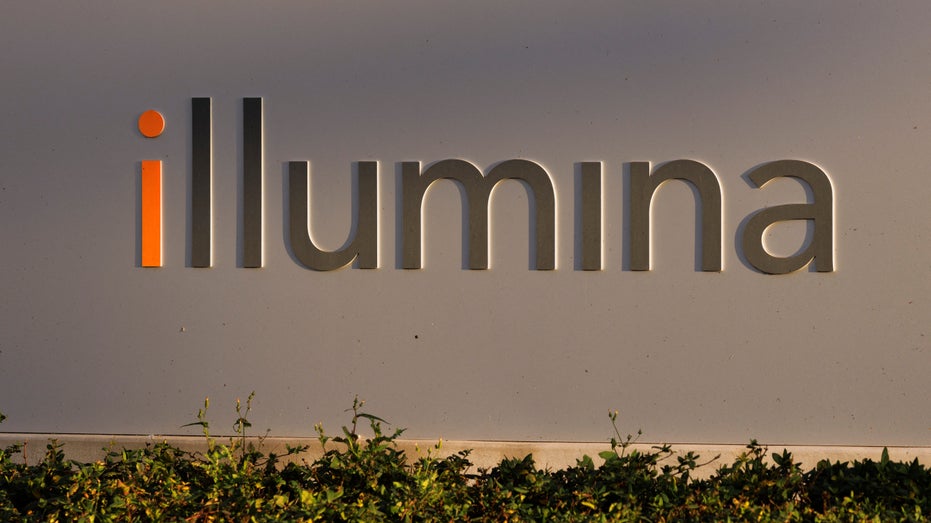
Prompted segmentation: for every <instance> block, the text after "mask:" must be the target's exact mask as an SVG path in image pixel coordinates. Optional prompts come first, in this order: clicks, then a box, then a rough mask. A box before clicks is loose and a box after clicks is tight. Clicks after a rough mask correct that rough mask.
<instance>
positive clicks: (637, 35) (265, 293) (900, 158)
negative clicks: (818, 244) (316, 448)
mask: <svg viewBox="0 0 931 523" xmlns="http://www.w3.org/2000/svg"><path fill="white" fill-rule="evenodd" d="M929 23H931V8H929V6H928V5H927V4H926V3H924V2H896V3H894V4H879V3H867V4H866V5H856V6H855V5H852V4H850V3H849V2H843V1H828V2H817V3H812V2H780V3H776V4H769V3H767V4H762V5H758V4H752V5H751V4H748V3H747V2H740V1H734V2H720V1H714V2H687V3H686V2H624V3H616V2H586V3H575V2H573V3H566V2H536V1H535V2H508V3H504V4H502V3H499V2H467V3H466V2H429V3H423V2H406V1H400V2H355V1H349V2H339V3H313V2H275V1H272V2H261V3H247V2H225V1H224V2H220V1H212V0H208V1H201V2H195V3H192V2H176V1H166V2H159V3H140V4H132V5H130V4H125V3H114V2H103V1H95V2H88V3H81V4H77V3H75V4H64V5H62V4H60V3H51V2H45V1H41V0H40V1H34V2H28V3H18V4H11V5H5V6H3V7H2V8H0V71H2V82H0V93H2V97H0V245H2V253H3V256H2V263H0V269H2V271H0V278H2V280H0V282H2V284H0V287H2V289H3V291H2V292H3V298H2V300H0V322H2V323H0V325H2V331H0V332H2V334H0V411H3V412H4V413H5V414H7V415H8V417H9V419H8V420H7V421H6V422H5V423H4V424H3V425H2V430H4V431H12V432H42V433H97V434H172V433H174V434H193V433H196V431H195V430H192V429H182V428H181V425H183V424H184V423H187V422H190V421H192V420H193V416H194V413H195V412H196V410H197V407H198V406H199V405H200V404H201V402H202V400H203V398H204V397H206V396H209V397H210V398H211V399H212V401H213V407H212V409H211V416H212V418H213V419H214V421H215V423H214V426H215V427H217V428H218V429H217V430H223V429H221V428H220V427H223V426H226V425H225V420H227V419H228V420H230V422H231V421H232V420H233V419H234V418H235V414H234V413H233V412H232V408H231V407H232V404H233V401H234V399H235V398H237V397H239V398H243V399H244V398H245V396H247V395H248V394H249V392H250V391H252V390H255V391H256V393H257V396H256V400H255V402H254V411H253V414H252V416H251V419H252V420H253V422H254V423H255V427H256V428H257V429H264V428H265V427H269V428H271V429H272V434H273V435H281V436H301V435H305V436H306V435H311V434H312V426H313V423H315V422H318V421H323V422H324V424H325V425H326V426H327V427H329V428H331V429H333V430H336V429H337V428H338V425H339V424H340V423H344V422H345V420H346V419H347V418H346V414H345V413H344V412H343V409H345V408H347V407H349V406H350V405H351V403H352V399H353V397H354V396H355V395H359V396H360V397H362V398H365V399H367V400H368V405H367V408H368V409H369V411H370V412H373V413H375V414H378V415H380V416H382V417H384V418H386V419H388V420H389V421H391V422H392V423H394V424H395V425H397V426H402V427H408V428H409V431H408V432H407V435H408V436H410V437H412V438H425V439H433V438H438V437H445V438H452V439H461V440H466V439H472V440H532V441H539V440H545V441H566V440H569V441H596V440H602V439H604V438H607V437H609V436H610V434H611V426H610V423H609V420H608V419H607V416H606V413H607V412H608V411H609V410H612V409H618V410H619V411H620V418H619V419H620V422H621V425H622V429H626V430H628V431H631V432H633V431H636V430H637V429H638V428H640V429H643V431H644V438H645V440H647V441H682V442H692V443H736V444H740V443H745V442H746V441H748V440H749V439H750V438H751V437H753V438H758V439H759V440H761V441H764V442H775V443H781V444H805V445H827V444H837V445H905V446H921V445H927V444H928V443H929V437H931V430H929V429H931V416H929V414H931V409H929V407H928V402H927V398H928V396H929V390H931V385H929V383H931V381H929V380H928V379H927V373H928V368H929V358H931V340H929V338H931V332H929V330H928V318H929V317H931V299H929V292H928V291H929V286H931V278H929V268H931V242H929V241H928V230H929V229H928V224H929V223H931V206H929V205H928V202H929V201H931V185H929V184H928V183H927V179H928V174H929V172H928V170H929V165H931V149H929V147H928V144H929V143H931V134H929V131H931V84H929V78H931V60H929V56H931V33H929V32H928V30H927V27H928V26H929ZM194 97H211V98H212V139H213V145H212V157H213V170H212V172H213V203H212V227H213V239H212V243H211V245H212V251H213V254H212V267H211V268H193V267H190V265H191V264H192V263H191V252H190V251H191V233H190V232H189V229H190V226H191V222H192V206H193V204H192V201H191V194H190V193H191V190H190V187H191V180H192V178H191V177H192V166H191V163H192V154H193V153H192V143H191V135H192V130H191V118H192V115H191V99H192V98H194ZM243 97H262V99H263V104H264V118H263V122H264V161H263V164H262V165H263V172H264V197H263V202H264V220H263V228H262V230H263V232H264V240H263V241H264V247H263V257H264V260H263V267H262V268H260V269H248V268H243V267H241V265H243V262H242V259H243V255H242V248H243V245H242V244H243V236H244V233H243V211H242V208H241V205H240V204H239V203H238V202H239V200H240V198H241V197H242V194H243V192H244V189H243V160H242V147H243V145H242V140H243V138H242V137H243V123H242V107H241V104H242V98H243ZM148 109H155V110H158V111H160V112H161V113H162V114H163V115H164V117H165V119H166V128H165V131H164V133H163V134H162V135H161V136H160V137H158V138H155V139H147V138H144V137H143V136H142V135H141V134H140V133H139V131H138V130H137V129H136V119H137V117H138V116H139V115H140V114H141V113H142V112H143V111H145V110H148ZM450 158H459V159H464V160H467V161H470V162H472V163H473V164H474V165H476V166H477V167H478V168H479V169H481V170H483V172H485V173H487V172H488V171H489V169H491V168H492V167H493V166H494V165H496V164H498V163H499V162H502V161H504V160H509V159H514V158H521V159H528V160H532V161H534V162H536V163H538V164H539V165H541V166H543V167H544V168H545V169H546V171H547V173H548V174H549V177H550V178H551V180H552V183H553V185H554V192H555V194H556V220H555V223H556V257H555V259H556V270H553V271H536V270H531V266H532V261H533V260H532V256H531V255H532V253H533V250H534V248H533V247H532V246H531V244H532V243H533V242H532V240H531V237H530V235H529V234H528V231H530V230H531V229H532V227H531V221H530V220H531V213H529V212H528V203H527V200H528V191H527V190H526V189H525V187H523V186H522V185H521V184H520V183H519V182H514V181H508V182H505V183H503V184H502V185H500V186H499V187H498V188H497V189H496V190H495V191H494V196H493V198H492V203H491V226H490V230H491V260H490V269H489V270H469V269H467V268H466V267H467V266H468V263H467V259H466V258H465V254H464V249H463V244H464V243H467V242H466V241H465V240H463V226H462V218H463V214H464V212H463V211H461V210H460V209H462V204H463V201H462V198H463V196H462V195H461V194H460V192H459V191H458V190H457V188H456V185H454V184H453V183H451V182H443V183H438V184H436V185H434V186H432V187H431V189H430V190H429V193H428V197H427V200H426V203H425V205H424V224H425V226H424V228H425V232H424V240H423V244H424V268H423V269H420V270H404V269H401V268H400V267H401V259H400V258H401V255H400V246H401V234H402V231H401V230H400V229H401V227H400V222H401V220H400V218H399V216H400V215H401V210H400V205H401V184H400V178H401V162H404V161H418V162H421V164H422V165H423V166H424V167H427V166H429V165H431V164H433V163H434V162H438V161H440V160H444V159H450ZM153 159H154V160H161V161H162V165H163V190H162V198H163V211H164V216H163V235H164V239H163V248H164V254H163V267H161V268H143V267H141V255H140V248H141V247H140V242H141V239H140V236H141V232H140V228H141V225H140V206H141V204H140V173H139V171H140V165H141V164H140V162H141V161H142V160H153ZM677 159H692V160H696V161H699V162H702V163H703V164H705V165H706V166H708V167H709V168H710V169H711V170H712V171H713V172H714V173H715V175H716V176H717V179H718V180H719V183H720V186H721V187H722V194H723V196H722V200H723V211H722V217H723V225H722V230H723V244H722V247H721V248H722V261H723V270H721V271H720V272H713V271H712V272H705V271H702V270H701V267H700V265H699V261H697V258H696V250H697V247H696V228H697V226H696V225H695V223H696V215H697V209H696V204H695V195H694V194H693V191H692V190H691V189H690V188H689V186H688V185H687V184H685V183H682V182H677V181H672V182H669V183H667V184H665V185H663V187H661V188H660V190H659V191H658V192H657V194H656V197H655V199H654V202H653V215H652V228H653V229H652V230H653V232H652V240H653V245H652V270H651V271H633V270H630V268H631V267H630V247H629V243H630V242H629V240H630V236H631V234H630V230H629V224H630V220H629V219H628V216H627V213H628V212H629V196H630V190H629V189H630V188H629V187H628V185H629V177H630V175H629V171H630V165H631V162H650V163H651V165H652V166H653V167H654V168H655V167H656V166H658V165H662V164H663V163H665V162H669V161H673V160H677ZM783 159H795V160H804V161H806V162H810V163H812V164H813V165H816V166H818V167H819V168H820V169H821V170H823V171H824V172H825V173H826V174H827V175H828V176H829V178H830V181H831V184H832V186H833V195H832V197H833V201H832V202H831V204H832V206H833V212H832V216H833V220H834V223H833V227H832V242H833V246H832V248H833V255H834V270H833V271H832V272H816V271H815V270H814V264H809V266H808V267H806V268H803V269H802V270H799V271H795V272H792V273H791V274H786V275H779V276H774V275H767V274H762V273H761V272H759V271H758V270H755V269H754V268H753V267H752V266H751V264H750V263H748V261H747V259H746V257H745V256H744V254H743V251H742V247H741V234H742V231H743V230H744V226H745V225H746V223H747V220H748V217H749V216H751V215H752V214H753V213H755V212H757V211H758V210H760V209H763V208H766V207H770V206H776V205H785V204H790V203H806V202H811V201H812V198H813V195H812V194H811V192H810V191H806V189H805V186H804V184H802V183H799V182H798V181H796V180H793V179H789V178H786V179H779V180H775V181H774V182H772V183H771V184H769V185H767V186H766V187H764V188H761V189H757V188H754V187H753V186H752V185H751V184H750V183H749V181H748V179H747V175H748V173H749V172H750V171H751V170H752V169H753V168H754V167H757V166H760V165H762V164H766V163H768V162H772V161H776V160H783ZM300 160H309V161H310V162H311V170H312V177H313V178H312V195H311V201H310V205H311V213H310V214H311V216H310V219H311V221H312V229H313V237H314V240H315V241H316V242H317V243H318V245H320V246H321V247H324V248H327V249H337V248H339V247H340V246H341V245H342V244H343V243H344V242H346V239H347V238H348V235H349V232H350V229H351V227H352V226H351V223H352V221H353V219H352V209H353V205H352V200H353V197H352V191H353V188H354V183H353V179H354V178H353V172H354V170H355V169H357V163H356V162H360V161H369V160H372V161H377V162H378V168H379V181H380V190H379V195H380V196H379V198H380V200H379V206H378V218H379V221H380V227H379V232H378V238H379V243H380V247H379V268H378V269H375V270H368V269H360V268H355V267H349V268H345V269H342V270H337V271H331V272H320V271H313V270H308V269H307V268H305V267H303V266H301V265H300V264H299V263H298V262H297V260H296V259H295V256H294V255H293V251H292V250H289V247H288V241H287V240H288V236H287V231H288V227H287V223H288V211H289V205H288V193H287V183H286V182H287V168H288V164H287V162H289V161H300ZM588 161H595V162H602V168H603V218H602V219H603V238H602V241H601V245H602V246H603V260H604V261H603V269H602V270H600V271H583V270H580V268H581V263H580V260H579V257H580V251H581V247H580V245H581V240H580V231H581V229H582V226H581V221H582V219H581V217H582V211H581V209H580V205H579V203H580V201H581V194H580V192H579V189H580V168H581V166H580V162H588ZM812 235H813V228H812V227H811V226H810V224H806V222H805V221H796V222H790V223H786V224H780V225H777V226H774V227H772V228H770V229H768V230H767V233H766V237H765V242H766V245H767V248H768V250H769V251H770V252H771V253H772V254H773V255H776V256H789V255H791V254H793V253H794V252H796V251H798V250H800V249H801V248H802V247H803V246H804V245H805V244H806V243H805V242H806V241H810V240H812Z"/></svg>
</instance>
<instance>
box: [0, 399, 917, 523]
mask: <svg viewBox="0 0 931 523" xmlns="http://www.w3.org/2000/svg"><path fill="white" fill-rule="evenodd" d="M251 403H252V396H251V395H250V396H249V399H248V400H247V401H246V405H245V408H244V409H243V407H242V405H241V404H240V402H238V401H237V403H236V421H235V422H234V428H235V431H236V436H235V437H233V438H229V440H228V442H227V443H223V442H219V441H217V440H216V439H215V438H213V437H212V436H211V434H210V425H209V423H208V421H207V417H206V412H207V408H208V407H209V403H208V402H206V401H205V403H204V408H203V409H200V411H199V412H198V415H197V421H195V422H193V423H192V424H191V425H197V426H200V427H201V428H202V430H203V436H204V438H205V440H206V442H207V450H206V452H204V453H197V452H188V451H185V450H182V449H180V448H177V447H173V446H171V445H169V444H167V443H158V444H149V445H146V446H145V448H142V449H138V450H121V451H110V452H108V453H107V454H106V455H105V456H104V457H103V459H101V460H99V461H95V462H93V463H79V462H75V461H71V460H67V459H65V455H64V453H63V451H62V447H61V445H59V444H57V443H56V442H54V441H52V442H50V443H49V444H48V446H47V448H46V453H45V456H44V458H43V459H42V460H41V462H39V463H36V464H32V465H30V464H27V463H25V462H20V461H24V460H17V459H14V458H15V457H16V456H17V455H18V454H20V453H21V452H22V451H23V448H22V446H21V445H12V446H9V447H6V448H4V449H0V521H52V522H55V521H86V522H101V521H190V522H205V521H279V520H284V521H410V522H415V521H604V522H607V521H612V522H614V521H618V522H620V521H638V522H639V521H656V522H671V521H676V522H678V521H694V522H703V521H707V522H717V521H790V522H791V521H806V522H807V521H810V522H841V521H844V522H846V521H882V522H885V521H926V520H927V514H929V513H931V471H929V470H928V469H927V468H926V467H924V466H923V465H921V464H920V463H918V461H917V460H915V461H913V462H911V463H897V462H892V461H890V460H889V456H888V453H887V452H885V451H884V452H883V454H882V457H881V459H880V461H878V462H874V461H871V460H864V461H855V462H853V463H840V462H835V463H831V462H829V461H821V462H820V463H818V464H817V465H816V466H815V467H814V468H813V469H812V470H809V471H805V470H803V469H802V468H801V466H800V465H799V464H798V463H796V462H794V461H793V459H792V455H791V454H790V453H788V452H786V451H783V452H782V453H780V454H773V455H772V456H768V452H767V449H766V448H765V447H762V446H760V445H759V444H757V443H756V442H755V441H751V443H750V444H749V445H748V446H747V451H746V452H744V453H743V454H741V455H740V456H738V458H737V459H735V460H734V462H733V463H730V464H723V465H720V466H719V467H718V468H717V469H716V471H715V472H714V473H713V474H711V475H710V476H709V477H708V478H706V479H695V478H694V477H693V473H694V471H695V470H696V469H697V468H699V467H704V466H708V465H709V463H710V462H708V463H699V461H700V457H699V456H697V455H695V454H693V453H687V454H685V455H676V454H675V452H674V451H673V450H672V449H671V448H670V447H669V446H660V447H653V448H652V450H650V451H646V452H644V451H639V450H636V449H634V448H633V447H632V445H633V443H634V442H635V438H634V437H632V436H630V435H628V436H626V437H621V434H620V431H619V430H618V428H617V423H616V422H617V413H616V412H613V413H611V414H610V419H611V423H612V426H613V427H614V436H613V437H612V438H611V439H610V446H609V448H607V449H606V450H605V451H604V452H601V453H600V454H599V457H600V458H601V459H602V460H603V463H602V464H600V465H596V464H595V461H594V460H593V459H592V458H591V457H589V456H582V457H581V458H579V459H578V460H577V462H576V464H575V465H574V466H572V467H568V468H566V469H562V470H549V469H540V468H539V467H537V465H536V463H535V462H534V460H533V457H532V456H530V455H528V456H526V457H524V458H508V459H503V460H501V462H500V463H498V464H497V465H496V466H494V467H492V468H491V469H479V470H477V471H475V472H472V469H473V466H472V463H471V462H470V461H469V452H468V451H463V452H460V453H458V454H455V455H451V456H446V457H442V458H440V457H438V456H437V455H436V453H437V452H438V451H439V450H441V443H438V444H437V445H436V446H435V448H434V449H432V450H431V451H430V452H428V453H427V454H426V455H425V456H423V457H420V458H418V459H416V460H408V458H407V456H406V455H405V453H404V451H403V450H400V449H398V446H397V444H396V443H397V440H398V438H400V436H401V435H402V434H403V430H393V431H387V432H386V431H385V430H384V429H383V425H387V424H388V423H387V422H385V421H384V420H382V419H381V418H379V417H377V416H374V415H372V414H368V413H366V412H363V411H362V410H361V409H362V407H363V405H364V403H363V402H361V401H359V400H356V401H354V402H353V405H352V408H351V409H349V410H350V411H351V412H352V417H351V420H350V423H349V425H348V426H345V427H343V428H342V431H341V434H340V435H338V436H328V435H326V433H325V432H324V430H323V427H321V426H319V425H318V426H317V427H315V429H316V431H317V437H318V440H319V442H320V445H321V447H322V450H323V454H322V455H321V457H319V458H318V459H316V460H314V461H313V462H312V463H306V462H302V463H300V464H299V463H297V462H295V461H294V460H287V463H284V461H285V460H282V458H284V457H285V456H276V455H275V454H271V453H269V454H265V453H264V452H262V450H261V438H260V440H259V445H258V447H256V446H255V445H253V444H252V443H250V442H249V441H248V440H247V439H246V430H247V429H248V428H250V426H251V425H250V423H249V421H248V414H249V412H250V410H251ZM3 419H4V416H3V415H2V414H0V422H2V420H3ZM360 422H363V424H365V425H367V427H368V430H369V431H370V432H371V436H369V437H363V436H362V435H360V433H359V430H358V428H359V427H358V424H359V423H360ZM638 435H639V433H638ZM306 450H307V448H306V447H296V448H291V447H289V448H287V452H286V456H292V457H293V456H298V455H300V454H301V453H303V452H305V451H306ZM716 459H717V458H716ZM712 461H714V460H712Z"/></svg>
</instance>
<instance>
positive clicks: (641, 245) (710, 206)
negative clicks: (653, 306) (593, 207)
mask: <svg viewBox="0 0 931 523" xmlns="http://www.w3.org/2000/svg"><path fill="white" fill-rule="evenodd" d="M669 180H683V181H686V182H688V183H691V184H692V185H693V186H694V187H695V188H696V189H698V199H699V201H698V202H696V203H695V204H696V205H700V206H701V269H702V270H703V271H720V270H721V184H720V182H718V177H717V176H715V174H714V172H713V171H712V170H711V169H709V168H708V166H706V165H705V164H703V163H699V162H696V161H694V160H676V161H672V162H669V163H667V164H665V165H663V166H662V167H660V168H658V169H656V170H655V171H654V172H653V174H652V175H650V164H649V163H648V162H632V163H631V164H630V213H629V219H630V268H631V270H634V271H648V270H650V205H651V204H652V202H653V194H654V193H655V192H656V189H657V188H659V186H660V185H662V184H663V183H665V182H667V181H669Z"/></svg>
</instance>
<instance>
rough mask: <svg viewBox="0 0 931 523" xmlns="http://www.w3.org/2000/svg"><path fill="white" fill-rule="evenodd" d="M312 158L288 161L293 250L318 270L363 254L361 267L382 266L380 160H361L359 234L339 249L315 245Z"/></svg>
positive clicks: (336, 267)
mask: <svg viewBox="0 0 931 523" xmlns="http://www.w3.org/2000/svg"><path fill="white" fill-rule="evenodd" d="M309 185H310V168H309V165H308V162H288V218H289V220H288V223H289V231H288V238H289V239H290V241H291V250H292V251H293V252H294V256H295V257H296V258H297V259H298V260H299V261H300V262H301V264H302V265H304V266H305V267H307V268H309V269H314V270H317V271H332V270H333V269H339V268H341V267H345V266H346V265H349V264H350V263H352V260H353V259H355V258H356V256H358V257H359V268H361V269H377V268H378V236H377V235H378V163H377V162H359V191H358V201H359V207H358V210H357V213H356V214H357V216H356V218H357V223H358V226H357V228H356V234H355V236H354V237H353V238H352V239H351V240H350V242H349V244H348V245H347V246H345V247H343V248H342V249H340V250H338V251H331V252H328V251H321V250H320V249H318V248H317V246H316V245H314V242H313V240H312V239H311V237H310V229H309V227H308V223H307V219H308V209H309V205H308V201H309V199H310V188H309Z"/></svg>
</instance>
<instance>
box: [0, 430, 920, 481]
mask: <svg viewBox="0 0 931 523" xmlns="http://www.w3.org/2000/svg"><path fill="white" fill-rule="evenodd" d="M214 440H215V441H216V442H217V443H219V444H229V443H230V441H231V440H230V438H229V437H226V436H219V437H216V438H214ZM51 441H57V442H58V443H59V444H63V445H64V446H63V447H62V449H63V451H64V452H65V456H66V457H67V458H68V459H72V460H75V461H79V462H91V461H96V460H99V459H102V458H103V456H104V455H105V454H106V452H107V451H109V450H119V449H124V448H125V449H137V448H142V447H144V446H145V445H146V444H154V443H161V442H168V443H169V444H171V445H173V446H177V447H179V448H182V449H185V450H188V451H192V452H204V451H206V450H207V442H206V440H205V439H204V438H203V437H198V436H156V435H150V436H138V435H101V434H17V433H2V434H0V447H7V446H9V445H14V444H24V446H23V452H22V453H21V454H19V455H18V456H17V461H19V462H22V461H24V460H25V462H26V463H29V464H36V463H38V462H39V461H41V460H42V458H43V457H44V455H45V451H46V445H48V444H49V443H50V442H51ZM247 442H250V443H252V444H254V445H257V446H259V445H260V449H261V450H262V452H264V453H265V454H268V453H272V452H274V453H276V454H279V455H280V454H284V453H285V452H286V447H287V446H288V445H290V446H292V447H295V446H299V445H307V446H308V450H307V451H306V452H303V453H301V454H299V455H296V456H292V457H291V458H290V461H297V462H300V461H301V460H304V461H306V462H308V463H310V462H312V461H313V460H315V459H316V458H318V457H320V456H321V455H322V454H323V450H322V449H321V446H320V442H319V441H318V440H317V439H316V438H272V437H269V438H265V439H263V440H261V441H260V440H259V438H254V437H249V438H247ZM397 444H398V448H399V449H401V450H404V452H405V453H406V454H407V456H408V457H409V461H414V459H415V458H416V457H420V456H426V455H427V454H428V453H429V454H430V455H433V456H440V457H445V456H449V455H452V454H455V453H457V452H459V451H462V450H471V453H470V454H469V460H470V461H471V462H472V463H473V464H474V467H475V468H476V469H477V468H491V467H493V466H495V465H497V464H498V463H499V462H500V461H501V459H502V458H505V457H518V458H522V457H524V456H526V455H527V454H533V457H534V461H535V462H536V464H537V466H538V467H546V468H551V469H559V468H565V467H568V466H571V465H574V464H575V462H576V460H577V459H579V458H581V457H582V456H583V455H589V456H591V457H592V458H593V459H594V460H595V462H596V463H600V462H601V461H602V460H600V459H599V458H598V453H599V452H602V451H605V450H609V449H610V445H609V443H608V442H600V443H596V442H525V441H467V440H458V441H443V440H414V439H405V440H398V441H397ZM656 445H659V443H637V444H635V445H632V446H631V447H630V449H637V450H639V451H649V450H651V449H652V448H653V447H654V446H656ZM671 446H672V450H673V451H675V452H676V453H677V454H685V453H687V452H689V451H692V452H695V453H696V454H698V455H699V456H700V457H701V459H700V460H699V462H700V463H705V462H708V461H710V460H712V458H714V457H715V456H720V457H719V458H718V459H717V460H715V461H713V462H712V463H711V464H709V465H707V466H705V467H702V468H700V469H699V471H698V474H695V476H696V477H707V476H708V475H710V474H711V473H712V472H714V471H715V470H716V469H717V468H718V467H719V466H720V465H724V464H729V463H732V462H733V461H734V459H735V458H736V457H737V456H739V455H740V454H741V453H742V452H745V451H746V450H747V448H746V446H745V445H726V444H720V445H716V444H689V443H672V444H671ZM766 446H767V447H768V448H769V450H770V452H778V453H781V452H782V450H783V449H786V450H788V451H789V452H790V453H792V456H793V458H794V460H795V461H796V462H799V463H801V464H802V467H803V468H811V467H813V466H814V465H815V464H816V463H817V462H818V461H819V460H822V459H829V460H831V461H853V460H863V459H872V460H879V459H880V457H881V455H882V449H883V448H882V447H866V446H863V447H853V446H839V445H838V446H834V445H777V444H766ZM334 448H340V446H339V444H336V443H332V442H330V443H328V444H327V447H326V449H327V450H330V449H334ZM888 451H889V459H891V460H893V461H912V460H914V459H918V461H919V462H920V463H923V464H925V465H928V464H931V447H925V446H922V447H888Z"/></svg>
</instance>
